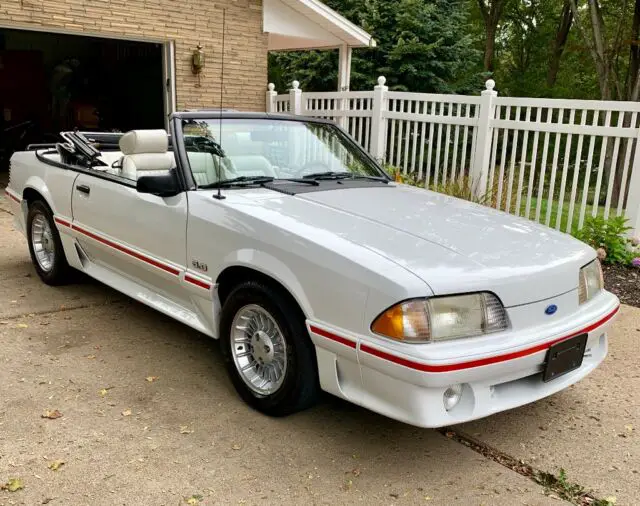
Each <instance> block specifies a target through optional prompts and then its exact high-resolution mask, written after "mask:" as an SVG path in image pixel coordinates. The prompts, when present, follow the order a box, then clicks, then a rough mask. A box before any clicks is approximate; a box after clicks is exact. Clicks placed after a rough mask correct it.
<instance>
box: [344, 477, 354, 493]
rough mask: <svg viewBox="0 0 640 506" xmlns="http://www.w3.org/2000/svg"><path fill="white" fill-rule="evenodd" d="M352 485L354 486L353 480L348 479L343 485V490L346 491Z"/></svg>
mask: <svg viewBox="0 0 640 506" xmlns="http://www.w3.org/2000/svg"><path fill="white" fill-rule="evenodd" d="M352 486H353V480H347V481H345V482H344V484H343V485H342V490H344V491H347V490H350V489H351V487H352Z"/></svg>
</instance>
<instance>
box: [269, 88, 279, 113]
mask: <svg viewBox="0 0 640 506" xmlns="http://www.w3.org/2000/svg"><path fill="white" fill-rule="evenodd" d="M275 89H276V85H275V84H273V83H269V85H268V86H267V108H266V111H267V112H276V97H277V96H278V92H277V91H274V90H275Z"/></svg>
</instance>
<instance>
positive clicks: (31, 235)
mask: <svg viewBox="0 0 640 506" xmlns="http://www.w3.org/2000/svg"><path fill="white" fill-rule="evenodd" d="M27 242H28V243H29V253H30V254H31V261H32V262H33V265H34V267H35V268H36V272H37V273H38V276H40V279H42V281H44V282H45V283H46V284H48V285H54V286H55V285H62V284H65V283H68V282H69V276H70V270H71V269H70V267H69V264H68V263H67V258H66V257H65V255H64V249H63V248H62V241H61V240H60V234H59V233H58V229H57V228H56V226H55V223H54V221H53V214H52V213H51V211H50V210H49V207H47V205H46V204H45V203H44V202H42V201H41V200H36V201H34V202H31V203H30V204H29V213H28V214H27Z"/></svg>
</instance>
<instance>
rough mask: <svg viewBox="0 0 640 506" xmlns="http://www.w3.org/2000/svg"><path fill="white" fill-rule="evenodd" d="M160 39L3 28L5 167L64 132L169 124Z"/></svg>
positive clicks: (0, 154) (0, 133)
mask: <svg viewBox="0 0 640 506" xmlns="http://www.w3.org/2000/svg"><path fill="white" fill-rule="evenodd" d="M165 52H166V51H164V48H163V45H162V44H156V43H148V42H134V41H125V40H117V39H106V38H98V37H85V36H78V35H64V34H55V33H45V32H36V31H27V30H11V29H0V158H1V160H0V161H1V162H2V163H1V165H0V170H3V169H4V170H6V167H7V162H8V159H9V157H10V156H11V153H13V151H15V150H20V149H24V148H25V147H26V145H27V144H29V143H39V142H52V141H55V140H57V133H58V132H60V131H62V130H73V129H75V128H77V129H79V130H87V131H122V132H124V131H127V130H131V129H134V128H164V126H165V108H166V107H167V98H166V96H165V94H166V86H167V82H168V81H167V80H166V78H167V73H166V69H165V67H166V65H164V64H163V61H165V60H166V58H167V56H166V54H165Z"/></svg>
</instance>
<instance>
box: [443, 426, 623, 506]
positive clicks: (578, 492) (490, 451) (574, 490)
mask: <svg viewBox="0 0 640 506" xmlns="http://www.w3.org/2000/svg"><path fill="white" fill-rule="evenodd" d="M437 430H438V432H440V434H442V435H443V436H445V437H446V438H447V439H452V440H453V441H455V442H457V443H460V444H461V445H464V446H466V447H467V448H469V449H470V450H473V451H474V452H476V453H479V454H480V455H482V456H483V457H485V458H487V459H489V460H493V461H494V462H496V463H498V464H500V465H501V466H503V467H506V468H507V469H510V470H512V471H515V472H516V473H518V474H520V475H522V476H524V477H526V478H529V479H530V480H531V481H533V482H535V483H537V484H538V485H541V486H542V487H544V488H545V490H546V491H547V492H548V493H553V494H554V495H556V496H558V497H559V498H561V499H564V500H566V501H569V502H571V503H572V504H575V505H577V506H610V505H611V504H612V503H611V502H610V501H609V500H607V499H600V498H598V497H596V496H595V495H594V494H593V493H592V492H587V491H586V490H585V488H584V487H583V486H582V485H580V484H578V483H571V482H569V481H567V477H566V474H565V472H564V470H562V469H561V470H560V475H559V476H555V475H553V474H551V473H547V472H546V471H541V470H540V469H536V468H535V467H533V466H531V465H529V464H527V463H525V462H524V461H523V460H518V459H516V458H515V457H512V456H511V455H508V454H506V453H504V452H502V451H500V450H498V449H496V448H493V447H491V446H490V445H488V444H486V443H483V442H482V441H480V440H478V439H476V438H474V437H472V436H470V435H468V434H465V433H464V432H461V431H458V430H455V429H453V428H451V427H443V428H441V429H437Z"/></svg>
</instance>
